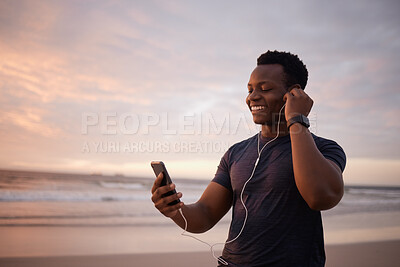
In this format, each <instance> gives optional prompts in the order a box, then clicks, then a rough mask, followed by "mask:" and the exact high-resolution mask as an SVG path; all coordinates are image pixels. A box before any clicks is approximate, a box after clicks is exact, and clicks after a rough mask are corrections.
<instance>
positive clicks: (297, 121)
mask: <svg viewBox="0 0 400 267" xmlns="http://www.w3.org/2000/svg"><path fill="white" fill-rule="evenodd" d="M294 125H301V126H302V127H305V128H308V127H310V121H309V120H308V118H307V117H306V116H304V115H302V114H300V115H298V116H294V117H292V118H290V119H288V120H287V122H286V126H287V128H288V130H289V131H290V128H291V127H292V126H294Z"/></svg>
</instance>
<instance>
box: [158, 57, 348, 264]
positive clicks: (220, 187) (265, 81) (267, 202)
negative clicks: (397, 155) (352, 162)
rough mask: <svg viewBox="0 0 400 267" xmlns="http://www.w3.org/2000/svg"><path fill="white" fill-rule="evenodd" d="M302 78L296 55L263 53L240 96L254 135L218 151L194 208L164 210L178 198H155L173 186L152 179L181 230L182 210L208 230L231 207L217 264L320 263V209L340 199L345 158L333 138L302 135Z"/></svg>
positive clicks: (197, 228) (191, 227) (306, 106)
mask: <svg viewBox="0 0 400 267" xmlns="http://www.w3.org/2000/svg"><path fill="white" fill-rule="evenodd" d="M307 80H308V71H307V69H306V66H305V65H304V64H303V62H302V61H301V60H300V59H299V58H298V57H297V56H296V55H293V54H291V53H287V52H278V51H268V52H266V53H264V54H262V55H261V56H260V57H259V58H258V60H257V67H256V68H255V69H254V71H253V72H252V73H251V76H250V80H249V83H248V93H249V94H248V96H247V98H246V103H247V105H248V107H249V109H250V111H251V113H252V116H253V120H254V122H255V123H256V124H261V133H260V134H257V135H255V136H253V137H251V138H249V139H247V140H244V141H242V142H239V143H237V144H235V145H233V146H232V147H231V148H230V149H229V150H228V151H227V152H226V153H225V155H224V156H223V157H222V159H221V162H220V164H219V166H218V169H217V172H216V174H215V177H214V179H213V180H212V181H211V183H210V184H209V185H208V187H207V188H206V190H205V191H204V193H203V195H202V196H201V198H200V199H199V200H198V201H197V202H196V203H194V204H190V205H185V204H184V203H182V202H180V203H178V204H176V205H174V206H168V203H170V202H171V201H173V200H176V199H179V198H181V196H182V193H180V192H179V193H177V194H174V195H172V196H168V197H165V198H162V197H161V195H162V194H164V193H166V192H168V191H170V190H171V189H174V188H175V186H174V185H171V187H169V186H163V187H160V183H161V179H162V175H159V176H158V178H157V179H156V181H155V182H154V186H153V188H152V194H153V195H152V201H153V202H154V204H155V207H156V208H157V209H158V210H159V211H160V212H161V213H162V214H164V215H165V216H167V217H170V218H171V219H172V220H174V222H175V223H176V224H178V225H179V226H180V227H182V228H183V227H184V226H185V222H184V219H183V217H182V216H181V214H180V213H179V212H178V210H179V209H182V212H183V214H184V216H185V217H186V218H187V221H188V222H189V223H188V229H187V230H188V231H189V232H192V233H202V232H205V231H207V230H209V229H210V228H212V227H213V226H214V225H215V224H216V223H217V222H218V221H219V220H220V219H221V218H222V217H223V216H224V215H225V214H226V213H227V212H228V210H229V209H230V208H231V207H232V208H233V213H232V222H231V226H230V229H229V237H228V240H227V242H226V243H225V247H224V250H223V253H222V260H221V261H219V264H220V265H219V266H223V265H226V263H227V264H228V266H246V267H247V266H324V265H325V252H324V240H323V229H322V221H321V213H320V211H321V210H326V209H330V208H332V207H334V206H335V205H337V204H338V203H339V201H340V199H341V198H342V196H343V179H342V172H343V170H344V167H345V163H346V157H345V153H344V152H343V150H342V148H341V147H340V146H339V145H338V144H336V143H335V142H334V141H331V140H327V139H324V138H321V137H317V136H315V135H314V134H312V133H310V131H309V130H308V126H309V123H308V120H307V118H306V116H307V115H308V114H309V112H310V110H311V107H312V105H313V101H312V99H311V98H310V97H309V96H308V95H307V94H306V93H305V92H304V88H305V87H306V84H307ZM284 104H286V105H285V107H284V109H283V105H284ZM283 110H284V111H283ZM283 113H284V114H283ZM279 115H281V117H282V119H281V121H282V123H279ZM283 117H284V118H283ZM275 137H277V138H276V139H274V138H275ZM265 145H266V146H265ZM257 163H258V164H257ZM253 172H254V173H253ZM245 184H246V187H245V189H244V190H243V194H242V189H243V187H244V185H245ZM243 204H244V205H243ZM247 210H248V213H247ZM243 225H244V227H243ZM242 228H243V229H242ZM232 240H233V241H232ZM223 263H224V264H223Z"/></svg>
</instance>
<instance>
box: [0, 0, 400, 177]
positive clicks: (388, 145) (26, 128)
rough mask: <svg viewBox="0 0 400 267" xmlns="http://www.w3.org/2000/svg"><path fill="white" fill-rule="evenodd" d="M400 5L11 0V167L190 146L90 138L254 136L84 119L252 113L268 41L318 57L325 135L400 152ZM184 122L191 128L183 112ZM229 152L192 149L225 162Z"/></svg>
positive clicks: (350, 145)
mask: <svg viewBox="0 0 400 267" xmlns="http://www.w3.org/2000/svg"><path fill="white" fill-rule="evenodd" d="M398 6H399V4H398V3H397V2H396V1H386V2H376V1H367V2H360V1H352V2H351V3H349V2H348V1H335V2H329V3H320V2H317V1H311V2H298V1H283V2H280V3H279V4H278V3H274V4H272V3H270V2H265V1H253V2H251V3H243V2H241V1H229V2H227V1H218V2H211V1H210V2H207V1H206V2H187V1H173V2H164V1H146V2H140V3H139V2H137V1H133V2H132V1H118V2H115V1H96V2H81V1H68V2H62V1H35V2H32V1H2V2H1V3H0V22H1V23H0V56H1V57H2V59H3V60H2V61H1V62H0V104H1V105H0V120H1V122H2V125H3V126H2V129H7V132H3V133H2V139H1V140H2V141H1V144H2V145H4V144H6V143H12V144H13V145H15V146H16V147H17V146H20V147H19V148H18V149H17V148H15V149H14V150H13V147H12V146H11V145H10V146H8V145H7V146H6V145H4V146H6V147H7V150H13V153H11V154H12V157H13V158H10V159H5V158H4V157H3V159H4V160H3V161H2V162H3V166H7V164H11V163H10V162H19V163H18V164H19V165H18V166H23V164H22V162H25V163H26V164H27V162H31V164H33V165H29V164H27V165H26V166H39V165H40V166H45V165H46V164H45V163H43V162H47V161H50V158H54V157H59V158H58V159H57V164H58V165H57V164H56V163H55V162H54V160H53V159H52V160H53V161H52V162H53V163H54V164H55V165H54V166H58V168H62V166H63V164H64V166H75V167H74V168H77V169H78V168H79V166H81V167H82V168H83V169H85V168H86V167H85V166H87V165H90V164H94V163H95V162H97V163H100V162H101V163H104V168H105V169H107V170H111V169H112V168H114V167H115V168H118V166H120V165H121V164H127V166H128V164H129V162H133V161H134V162H144V160H151V159H152V158H153V157H169V159H171V160H174V161H177V162H179V161H180V160H183V159H185V160H186V158H187V157H188V155H187V154H184V153H176V154H173V153H170V154H168V155H165V154H163V153H160V154H155V153H153V154H151V153H148V154H130V155H127V154H121V153H119V154H105V155H97V154H89V155H87V154H82V153H81V149H82V145H83V143H84V142H85V141H88V140H92V141H101V140H103V141H104V140H111V141H119V142H122V143H125V142H128V141H134V142H140V141H149V142H155V141H157V140H162V141H165V140H169V142H175V141H179V140H181V139H182V140H188V139H190V138H192V139H194V140H200V139H205V140H214V138H216V139H218V138H219V139H223V140H224V141H225V140H226V141H228V142H230V143H234V142H236V141H240V139H243V138H246V137H247V136H249V133H248V132H247V131H245V129H240V130H239V131H238V133H237V134H236V135H219V136H217V135H207V136H205V135H201V134H200V135H198V136H182V135H176V136H167V137H166V136H163V135H162V134H161V133H160V132H157V131H159V129H160V125H158V126H157V127H153V128H152V129H153V130H152V132H151V133H150V134H148V135H139V134H137V135H133V136H125V135H120V134H119V135H116V136H111V137H110V136H104V135H101V133H99V132H98V129H94V128H93V129H94V134H93V135H89V136H83V135H82V134H81V132H80V130H81V128H80V127H81V123H82V121H81V120H82V114H83V113H84V112H94V113H96V114H99V115H101V114H103V115H104V114H105V113H106V112H115V113H116V114H118V115H121V114H124V113H131V114H136V115H138V116H140V115H146V114H150V113H154V114H159V115H160V114H164V113H165V112H168V113H169V114H170V115H171V116H172V117H173V116H175V117H177V118H179V117H182V116H183V115H185V114H206V113H211V114H213V115H214V116H215V118H216V119H217V120H218V119H219V120H220V121H222V119H223V118H224V116H225V114H230V116H231V118H233V119H238V118H240V116H242V114H246V115H245V116H247V117H246V118H250V115H249V113H248V110H247V107H246V105H245V104H244V98H245V97H246V83H247V81H248V78H249V75H250V73H251V71H252V69H253V68H254V66H255V63H256V58H257V56H259V54H261V53H263V52H265V51H266V50H268V49H278V50H288V51H291V52H293V53H298V54H299V56H300V57H301V58H302V59H303V60H304V62H305V63H306V65H307V67H308V68H309V72H310V79H309V85H308V88H307V89H306V92H308V93H309V94H310V96H311V97H312V98H313V99H314V100H315V107H314V112H316V114H317V123H318V125H317V129H318V132H317V133H318V134H321V135H322V136H326V137H329V138H332V139H335V140H337V141H338V142H339V143H340V144H342V145H343V147H344V148H345V150H346V152H347V153H348V156H350V157H363V158H374V157H375V158H385V159H387V158H391V157H392V158H399V157H400V154H399V152H398V151H397V150H396V147H397V146H396V145H398V144H399V142H400V140H399V137H398V136H397V133H398V131H399V126H398V125H397V124H396V123H395V122H396V121H397V117H398V116H399V115H400V114H399V113H400V110H399V108H398V102H399V100H400V99H399V94H398V89H397V84H399V82H400V80H399V79H400V78H399V75H398V73H399V71H400V64H399V63H398V62H400V54H399V53H397V51H398V50H399V48H400V37H399V36H400V34H399V31H400V30H399V28H398V26H397V25H399V18H398V16H397V13H396V11H397V10H398ZM250 119H251V118H250ZM170 126H171V127H179V125H178V121H172V122H171V125H170ZM176 129H177V128H176ZM96 131H97V132H96ZM251 131H252V132H251V133H250V134H253V133H254V132H256V131H257V130H256V129H252V130H251ZM24 134H25V135H26V136H27V135H32V136H30V137H29V138H28V137H25V138H27V139H24V142H21V144H23V145H24V149H22V148H21V147H22V145H19V144H18V142H17V138H24V137H23V136H24ZM35 138H37V139H35ZM90 138H92V139H90ZM46 139H48V140H46ZM57 139H60V140H62V142H61V141H58V142H57ZM35 140H36V142H35ZM33 143H34V144H33ZM49 144H52V146H53V147H52V148H50V145H49ZM23 150H25V151H26V152H25V153H24V152H21V151H23ZM50 150H51V151H50ZM22 154H24V155H22ZM220 156H221V153H220V154H219V153H215V154H212V155H209V154H207V155H203V154H199V155H194V154H193V155H192V154H191V155H190V157H192V158H193V159H194V158H195V159H196V160H199V161H201V160H210V159H211V158H212V159H215V160H216V162H218V158H219V157H220ZM67 159H75V160H76V162H78V163H79V162H80V163H82V162H83V163H85V164H86V165H85V164H83V163H82V164H81V165H79V164H80V163H79V164H78V163H76V162H75V163H71V162H72V161H68V160H67ZM7 162H8V163H7ZM107 162H113V163H109V164H111V165H107V164H106V163H107ZM21 164H22V165H21ZM35 164H37V165H35ZM138 164H139V163H138ZM11 165H12V164H11ZM84 165H85V166H84ZM15 166H16V165H15ZM106 166H107V167H106ZM135 166H136V167H135V168H139V167H138V165H135ZM177 166H178V165H177ZM202 166H203V165H202ZM193 167H195V165H193ZM126 168H127V169H129V167H126ZM180 171H182V173H184V172H185V171H186V170H183V169H182V170H180ZM213 171H214V170H213Z"/></svg>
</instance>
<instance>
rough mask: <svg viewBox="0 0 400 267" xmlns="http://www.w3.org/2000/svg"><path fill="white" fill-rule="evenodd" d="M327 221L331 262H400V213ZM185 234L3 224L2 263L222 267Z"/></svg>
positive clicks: (213, 235) (217, 236)
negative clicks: (217, 266)
mask: <svg viewBox="0 0 400 267" xmlns="http://www.w3.org/2000/svg"><path fill="white" fill-rule="evenodd" d="M160 219H162V220H164V219H165V218H163V217H160ZM165 220H168V219H165ZM323 220H324V228H325V241H326V254H327V264H326V266H331V267H335V266H352V267H354V266H362V267H365V266H379V267H385V266H398V265H399V263H400V253H399V251H400V212H397V211H395V212H377V213H355V214H344V215H335V216H324V218H323ZM228 226H229V225H228V224H227V223H226V222H222V223H219V224H218V225H217V226H216V227H215V228H214V229H212V230H211V231H209V232H207V233H206V234H203V235H201V238H202V239H203V240H206V241H208V242H210V243H216V242H221V241H224V240H225V239H226V236H227V229H228ZM180 233H181V230H180V229H179V228H178V227H176V226H175V225H173V224H172V223H167V224H162V226H160V227H155V226H146V225H142V226H123V225H121V226H112V227H110V226H93V227H90V226H85V227H83V226H53V227H46V226H1V227H0V240H1V242H0V266H2V267H3V266H5V267H8V266H30V267H31V266H33V267H34V266H41V267H51V266H57V267H62V266H75V267H76V266H97V267H102V266H150V267H152V266H175V267H176V266H194V267H196V266H199V267H200V266H216V261H215V260H214V258H213V257H212V256H211V253H210V252H209V249H208V247H207V246H205V245H204V244H202V243H200V242H197V241H195V240H193V239H191V238H188V237H183V236H181V235H180ZM220 249H222V246H221V248H220ZM217 255H220V254H218V253H217Z"/></svg>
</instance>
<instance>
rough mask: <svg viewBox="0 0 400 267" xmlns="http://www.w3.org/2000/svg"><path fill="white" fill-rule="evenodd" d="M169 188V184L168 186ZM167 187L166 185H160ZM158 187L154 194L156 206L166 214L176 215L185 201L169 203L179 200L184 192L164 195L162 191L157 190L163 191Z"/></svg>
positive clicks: (168, 215) (153, 198) (169, 215)
mask: <svg viewBox="0 0 400 267" xmlns="http://www.w3.org/2000/svg"><path fill="white" fill-rule="evenodd" d="M166 187H167V188H168V186H166ZM161 188H165V187H160V188H159V189H161ZM159 189H157V190H156V192H155V193H154V194H153V197H152V201H153V202H154V206H155V207H156V209H158V210H159V211H160V212H161V213H162V214H164V216H167V217H173V216H174V215H176V213H177V211H178V210H179V209H180V208H182V207H183V205H184V204H183V202H179V203H177V204H175V205H171V206H170V205H168V204H169V203H171V202H173V201H175V200H179V199H180V198H181V197H182V193H181V192H179V193H176V194H172V195H170V196H166V197H162V196H161V195H159V194H161V193H157V191H161V190H159Z"/></svg>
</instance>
